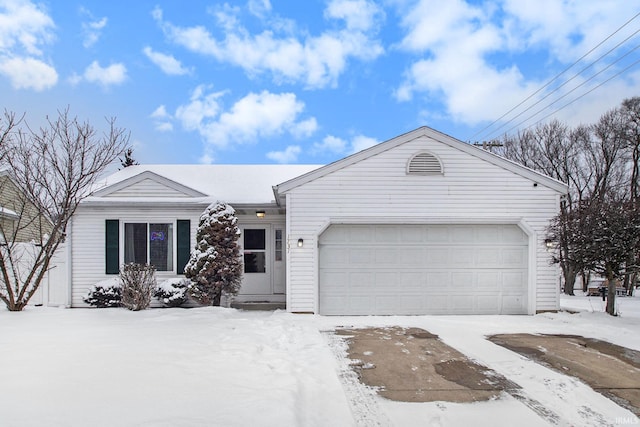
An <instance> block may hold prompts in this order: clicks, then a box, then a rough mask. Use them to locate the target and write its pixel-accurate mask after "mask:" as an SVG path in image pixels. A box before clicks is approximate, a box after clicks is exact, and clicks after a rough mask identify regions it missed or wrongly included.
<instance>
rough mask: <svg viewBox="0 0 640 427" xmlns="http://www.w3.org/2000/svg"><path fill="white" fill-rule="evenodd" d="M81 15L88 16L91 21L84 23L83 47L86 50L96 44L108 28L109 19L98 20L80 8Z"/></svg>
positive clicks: (86, 10)
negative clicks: (103, 31) (105, 28)
mask: <svg viewBox="0 0 640 427" xmlns="http://www.w3.org/2000/svg"><path fill="white" fill-rule="evenodd" d="M80 14H81V15H84V16H86V17H87V18H88V19H89V21H87V22H83V23H82V34H83V36H84V40H83V41H82V45H83V46H84V47H86V48H89V47H91V46H93V45H94V44H96V42H97V41H98V39H99V38H100V36H101V35H102V30H103V29H104V27H106V26H107V22H108V19H107V17H102V18H100V19H96V18H95V17H94V16H93V14H92V13H91V12H90V11H89V10H88V9H85V8H84V7H81V8H80Z"/></svg>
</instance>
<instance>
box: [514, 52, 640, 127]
mask: <svg viewBox="0 0 640 427" xmlns="http://www.w3.org/2000/svg"><path fill="white" fill-rule="evenodd" d="M638 64H640V59H638V60H637V61H635V62H634V63H632V64H631V65H629V66H628V67H626V68H624V69H623V70H621V71H619V72H617V73H616V74H614V75H613V76H611V77H609V78H608V79H607V80H605V81H603V82H601V83H600V84H598V85H596V86H595V87H593V88H591V89H589V90H588V91H586V92H585V93H583V94H582V95H580V96H578V97H577V98H575V99H572V100H571V101H569V102H567V103H566V104H564V105H563V106H562V107H560V108H558V109H557V110H555V111H553V112H551V113H549V114H547V115H546V116H544V117H542V118H541V119H540V120H538V121H537V122H535V123H534V124H532V125H529V126H527V127H526V128H525V129H529V128H531V127H533V126H535V125H537V124H539V123H541V122H542V121H543V120H545V119H547V118H549V117H551V116H553V115H554V114H555V113H557V112H558V111H560V110H562V109H564V108H566V107H568V106H569V105H571V104H573V103H574V102H576V101H577V100H579V99H581V98H584V97H585V96H587V95H589V94H590V93H591V92H593V91H594V90H596V89H598V88H599V87H600V86H602V85H604V84H606V83H608V82H609V81H611V80H613V79H614V78H616V77H618V76H619V75H620V74H623V73H625V72H626V71H627V70H629V69H630V68H633V67H635V66H636V65H638ZM512 129H513V128H512ZM510 130H511V129H510Z"/></svg>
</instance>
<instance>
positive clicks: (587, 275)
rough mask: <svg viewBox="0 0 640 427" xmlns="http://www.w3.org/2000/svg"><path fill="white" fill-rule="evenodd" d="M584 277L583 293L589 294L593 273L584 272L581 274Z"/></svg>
mask: <svg viewBox="0 0 640 427" xmlns="http://www.w3.org/2000/svg"><path fill="white" fill-rule="evenodd" d="M580 275H581V276H582V292H587V291H588V290H589V280H591V272H588V271H582V272H580Z"/></svg>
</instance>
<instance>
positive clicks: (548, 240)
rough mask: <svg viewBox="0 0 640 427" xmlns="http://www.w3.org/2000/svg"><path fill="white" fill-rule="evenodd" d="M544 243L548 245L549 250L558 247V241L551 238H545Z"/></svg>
mask: <svg viewBox="0 0 640 427" xmlns="http://www.w3.org/2000/svg"><path fill="white" fill-rule="evenodd" d="M544 245H545V246H546V248H547V250H548V251H550V250H552V249H555V248H556V242H554V241H553V240H551V239H545V240H544Z"/></svg>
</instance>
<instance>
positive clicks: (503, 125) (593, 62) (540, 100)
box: [487, 29, 640, 137]
mask: <svg viewBox="0 0 640 427" xmlns="http://www.w3.org/2000/svg"><path fill="white" fill-rule="evenodd" d="M638 33H640V29H638V30H636V31H635V32H634V33H633V34H631V35H630V36H629V37H627V38H626V39H624V40H623V41H621V42H620V43H618V44H617V45H615V46H614V47H612V48H611V49H609V50H608V51H607V52H605V53H604V54H602V55H601V56H600V57H598V58H597V59H595V60H594V61H592V62H591V63H589V64H588V65H587V66H585V67H584V68H582V70H580V71H578V72H577V73H576V74H574V75H573V76H572V77H571V78H570V79H569V80H566V81H565V82H564V83H562V84H561V85H560V86H558V87H556V88H555V89H554V90H552V91H551V92H549V93H548V94H546V95H545V96H543V97H542V98H540V99H539V100H538V101H536V102H535V103H533V104H532V105H530V106H529V107H527V108H526V109H524V110H522V111H521V112H520V113H518V114H517V115H515V116H514V117H512V118H511V119H509V120H507V121H506V122H504V123H503V124H502V125H500V127H498V128H497V129H495V130H493V131H491V132H490V133H489V134H487V137H488V136H490V135H493V134H495V133H497V132H498V131H499V130H500V129H502V128H503V127H505V126H507V125H508V124H509V123H511V122H513V121H514V120H515V119H517V118H518V117H520V116H522V115H523V114H524V113H526V112H527V111H529V110H531V109H532V108H533V107H535V106H536V105H538V104H540V103H541V102H542V101H544V100H545V99H547V98H548V97H550V96H551V95H553V94H554V93H556V92H558V91H559V90H560V89H561V88H563V87H564V86H566V85H567V84H569V82H571V81H573V80H574V79H576V78H577V77H578V76H579V75H580V74H582V73H583V72H584V71H586V70H588V69H589V68H591V67H593V66H594V65H595V64H596V63H597V62H598V61H600V60H602V58H604V57H605V56H607V55H609V54H610V53H611V52H613V51H614V50H616V49H618V48H619V47H620V46H621V45H623V44H624V43H626V42H627V41H628V40H629V39H631V38H632V37H633V36H635V35H636V34H638ZM638 47H640V46H636V47H634V48H633V49H631V50H630V51H629V52H627V53H625V54H624V55H623V56H621V57H619V58H618V59H616V60H615V61H614V62H612V63H611V64H609V65H608V66H606V67H605V68H604V69H602V70H600V71H599V72H597V73H596V74H594V75H593V76H591V77H590V78H589V79H587V80H585V81H584V82H583V83H582V84H580V85H578V86H576V87H575V88H573V89H572V90H570V91H569V92H568V93H567V94H565V95H563V96H561V97H560V98H558V99H556V100H555V101H553V102H551V103H550V104H548V105H547V106H546V107H544V108H543V109H542V110H539V111H538V112H537V113H535V114H534V115H533V116H530V117H529V118H528V119H526V120H525V122H526V121H527V120H529V119H530V118H531V117H535V116H536V115H538V114H539V113H540V112H541V111H544V110H545V109H546V108H548V107H550V106H551V105H553V104H554V103H556V102H558V101H559V100H561V99H562V98H564V97H565V96H567V95H568V94H569V93H571V92H573V91H575V90H576V89H578V88H579V87H581V86H583V85H584V84H585V83H586V82H588V81H591V80H592V79H593V78H595V77H596V76H598V75H600V74H602V73H603V72H604V71H606V70H607V69H609V68H611V66H612V65H614V64H616V63H618V62H620V61H621V60H622V59H623V58H625V57H626V56H628V55H629V54H631V53H632V52H633V51H634V50H636V49H638ZM520 124H522V122H521V123H520ZM518 126H519V125H518ZM511 129H513V128H511ZM511 129H510V130H511ZM508 132H509V131H507V133H508Z"/></svg>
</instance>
